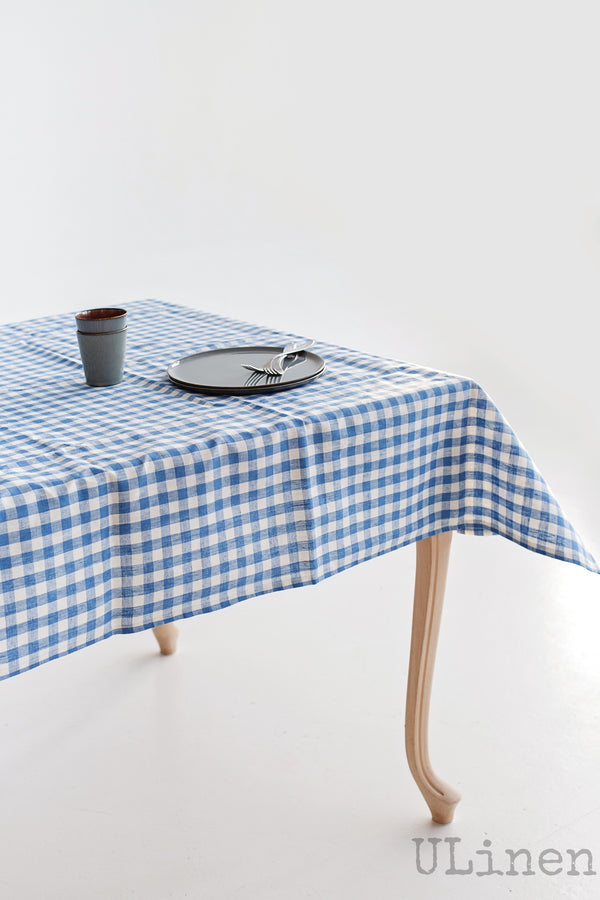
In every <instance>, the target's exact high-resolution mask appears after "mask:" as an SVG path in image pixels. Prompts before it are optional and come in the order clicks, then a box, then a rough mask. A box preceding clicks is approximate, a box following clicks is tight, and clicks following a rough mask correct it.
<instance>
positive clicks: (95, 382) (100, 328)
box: [75, 308, 127, 387]
mask: <svg viewBox="0 0 600 900" xmlns="http://www.w3.org/2000/svg"><path fill="white" fill-rule="evenodd" d="M75 320H76V322H77V340H78V341H79V352H80V353H81V361H82V362H83V369H84V372H85V380H86V382H87V383H88V384H89V385H91V386H92V387H107V386H108V385H111V384H119V382H121V381H122V380H123V366H124V363H125V339H126V335H127V312H126V311H125V310H124V309H110V308H102V309H86V310H84V311H83V312H80V313H77V315H76V316H75Z"/></svg>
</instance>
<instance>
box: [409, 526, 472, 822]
mask: <svg viewBox="0 0 600 900" xmlns="http://www.w3.org/2000/svg"><path fill="white" fill-rule="evenodd" d="M451 540H452V533H451V532H449V531H448V532H445V533H444V534H438V535H436V536H435V537H432V538H426V539H425V540H422V541H419V542H418V543H417V572H416V577H415V599H414V607H413V623H412V638H411V645H410V662H409V669H408V689H407V693H406V722H405V737H406V755H407V757H408V764H409V766H410V771H411V772H412V774H413V777H414V779H415V781H416V782H417V785H418V787H419V790H420V791H421V793H422V794H423V796H424V798H425V800H426V802H427V805H428V806H429V809H430V810H431V816H432V818H433V821H434V822H439V824H440V825H447V824H448V823H449V822H451V821H452V818H453V816H454V809H455V807H456V804H457V803H458V801H459V800H460V794H459V793H458V791H456V790H455V789H454V788H453V787H450V785H449V784H446V783H445V782H444V781H442V779H441V778H439V777H438V776H437V775H436V774H435V772H434V771H433V769H432V768H431V763H430V761H429V746H428V743H429V742H428V731H429V700H430V697H431V683H432V680H433V669H434V665H435V652H436V648H437V640H438V634H439V630H440V620H441V617H442V605H443V602H444V590H445V587H446V573H447V571H448V559H449V556H450V542H451Z"/></svg>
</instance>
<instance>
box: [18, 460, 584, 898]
mask: <svg viewBox="0 0 600 900" xmlns="http://www.w3.org/2000/svg"><path fill="white" fill-rule="evenodd" d="M586 478H587V481H586ZM594 478H595V481H594V480H593V479H594ZM590 479H592V480H591V481H590ZM584 484H587V486H588V488H589V485H590V484H591V485H592V488H593V490H592V491H590V492H589V494H586V496H587V505H586V507H585V509H581V510H580V511H579V513H578V525H580V526H582V525H586V526H587V529H586V534H587V536H588V537H590V538H591V539H592V545H594V539H595V546H596V547H597V546H598V537H599V532H598V527H597V524H596V525H595V533H594V527H592V528H591V529H590V527H589V526H590V524H591V525H593V523H592V522H591V521H587V520H586V513H587V514H591V512H592V511H593V510H594V509H597V508H598V501H599V500H600V496H599V492H598V483H597V478H596V477H595V475H594V472H593V460H591V459H587V460H586V459H585V457H581V459H580V465H579V466H578V468H577V473H576V474H574V475H573V495H572V501H573V502H572V503H571V508H572V507H573V506H574V505H575V506H576V505H577V504H576V503H575V502H574V501H575V500H577V499H579V498H580V493H581V498H583V494H584V493H585V491H584V490H583V487H582V486H583V485H584ZM578 486H579V487H578ZM579 488H581V492H579ZM588 488H586V489H585V490H586V491H587V490H588ZM561 499H562V500H563V502H565V504H566V506H567V509H569V504H568V503H567V500H568V499H569V498H568V497H567V498H565V497H564V496H563V497H561ZM582 519H584V520H586V521H582ZM413 567H414V548H407V549H403V550H400V551H397V552H396V553H393V554H390V555H389V556H386V557H383V558H380V559H378V560H375V561H372V562H370V563H367V564H364V565H362V566H359V567H357V568H356V569H354V570H352V571H349V572H346V573H343V574H342V575H339V576H337V577H335V578H333V579H330V580H329V581H327V582H325V583H323V584H321V585H319V586H317V587H311V588H307V589H300V590H296V591H292V592H286V593H280V594H275V595H270V596H265V597H260V598H255V599H253V600H250V601H246V602H244V603H241V604H239V605H237V606H234V607H231V608H229V609H227V610H224V611H221V612H218V613H213V614H211V615H207V616H203V617H199V618H196V619H191V620H187V621H185V622H183V623H182V625H181V636H180V650H179V652H178V653H177V654H176V655H175V656H173V657H164V658H163V657H160V656H159V655H158V653H157V650H156V647H155V644H154V639H153V636H152V634H151V633H150V632H146V633H143V634H137V635H133V636H119V637H114V638H112V639H110V640H108V641H106V642H104V643H102V644H99V645H95V646H94V647H91V648H88V649H86V650H84V651H80V652H78V653H76V654H74V655H72V656H70V657H67V658H63V659H61V660H59V661H56V662H53V663H50V664H47V665H45V666H42V667H40V668H39V669H37V670H33V671H30V672H28V673H25V674H24V675H21V676H19V677H17V678H13V679H9V680H7V681H5V682H3V684H2V686H1V690H0V727H1V729H2V741H1V746H0V796H2V807H1V809H2V814H1V817H0V821H1V826H0V828H1V831H0V847H1V850H0V857H1V860H2V862H1V869H0V896H1V897H6V898H11V900H30V898H31V900H33V898H39V897H43V898H45V900H55V898H56V900H80V898H82V897H86V898H102V900H105V898H115V900H117V898H140V900H165V898H184V897H190V898H210V900H234V898H236V900H237V898H260V900H271V898H273V900H275V898H277V900H280V898H286V900H300V898H302V900H304V898H327V900H333V898H336V900H337V898H340V900H363V898H366V897H374V898H378V900H397V898H407V900H415V898H421V897H437V896H444V897H460V898H470V897H473V898H475V897H476V898H480V897H482V896H485V897H496V896H498V897H500V896H502V897H504V896H506V895H507V894H510V895H512V896H514V897H527V898H533V897H557V896H560V897H563V896H564V897H590V896H594V895H595V894H594V890H597V884H598V883H600V779H599V778H598V769H597V765H598V759H600V728H599V724H600V713H599V711H598V710H599V706H598V699H599V696H600V658H599V656H598V653H597V646H598V637H597V636H598V628H599V626H600V603H599V600H600V591H599V585H598V580H597V577H594V576H593V575H591V574H589V573H587V572H585V571H583V570H580V569H578V568H576V567H574V566H569V565H567V564H564V563H559V562H555V561H553V560H549V559H546V558H544V557H540V556H537V555H535V554H532V553H530V552H527V551H525V550H522V549H520V548H519V547H517V546H514V545H512V544H510V543H509V542H507V541H504V540H502V539H500V538H467V537H461V536H456V537H455V538H454V544H453V558H452V566H451V572H450V578H449V585H448V591H447V600H446V607H445V618H444V621H443V625H442V635H441V644H440V648H439V653H438V665H437V671H436V679H435V686H434V697H433V703H432V714H431V749H432V760H433V763H434V766H435V767H436V768H437V770H438V771H439V773H440V774H441V775H442V776H443V777H444V778H446V779H447V780H448V781H450V782H451V783H452V784H454V785H455V786H456V787H458V789H459V790H460V791H461V792H462V795H463V800H462V802H461V804H460V805H459V807H458V810H457V815H456V820H455V822H454V824H452V825H451V826H447V827H443V826H435V825H432V824H431V822H430V820H429V817H428V812H427V809H426V806H425V804H424V801H423V800H422V798H421V796H420V794H419V793H418V791H417V788H416V787H415V785H414V783H413V781H412V778H411V776H410V773H409V771H408V766H407V764H406V761H405V757H404V749H403V713H404V693H405V688H406V670H407V659H408V647H409V636H410V616H411V591H412V576H413ZM449 836H450V837H459V838H460V839H461V843H460V844H457V855H456V866H457V867H458V868H462V867H465V866H466V865H467V861H468V859H469V858H470V859H472V860H473V862H474V872H473V873H472V874H470V875H454V876H450V875H447V874H445V871H446V870H447V868H448V866H449V858H448V849H449V847H448V844H447V842H443V843H442V844H441V845H440V847H439V853H440V855H439V859H438V866H437V868H436V869H435V871H433V872H432V873H431V874H428V875H427V874H423V873H420V872H419V871H418V870H417V865H416V844H415V842H414V839H415V838H425V839H427V838H428V837H440V838H442V839H444V838H446V837H449ZM484 840H489V841H491V850H492V851H493V853H494V868H495V869H500V870H504V871H506V870H507V869H508V867H509V866H508V859H507V856H506V854H505V850H506V848H511V849H515V850H516V849H519V848H526V849H528V850H529V851H530V852H531V854H532V859H533V863H532V865H533V869H534V871H535V872H536V874H535V876H525V875H522V874H520V875H518V876H515V877H507V876H506V875H503V876H500V875H491V876H477V875H476V872H477V871H483V870H485V869H486V867H487V863H486V862H485V858H484V857H483V856H482V855H479V856H477V855H476V851H477V850H480V851H481V850H483V849H484V845H483V841H484ZM487 846H488V847H489V845H487ZM550 848H553V849H556V850H558V851H559V852H560V853H561V854H562V855H563V856H565V861H567V867H565V868H564V869H563V871H562V872H561V873H559V874H557V875H555V876H550V875H547V874H544V873H543V872H542V871H540V868H539V864H538V857H539V854H540V853H541V852H542V851H544V850H548V849H550ZM582 848H586V849H589V850H590V851H591V853H592V857H593V861H594V870H595V871H597V872H598V873H599V874H598V875H597V876H578V877H576V876H569V875H567V874H566V872H567V868H568V865H569V864H570V862H569V860H568V858H567V857H566V853H565V852H566V850H567V849H574V850H578V849H582ZM430 854H431V845H430V844H429V843H427V844H425V845H423V858H422V860H421V867H422V868H424V869H426V868H430V867H431V865H432V857H431V855H430ZM548 868H550V869H551V870H553V869H554V868H555V866H549V867H548ZM584 868H585V867H584ZM519 871H521V870H520V869H519Z"/></svg>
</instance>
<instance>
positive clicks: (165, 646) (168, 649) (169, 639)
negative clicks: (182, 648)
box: [152, 622, 179, 656]
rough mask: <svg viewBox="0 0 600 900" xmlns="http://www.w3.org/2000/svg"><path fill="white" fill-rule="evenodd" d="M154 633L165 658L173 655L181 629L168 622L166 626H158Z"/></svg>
mask: <svg viewBox="0 0 600 900" xmlns="http://www.w3.org/2000/svg"><path fill="white" fill-rule="evenodd" d="M152 631H153V632H154V637H155V638H156V640H157V641H158V646H159V647H160V652H161V653H162V655H163V656H170V655H171V653H175V651H176V650H177V636H178V634H179V628H177V626H176V625H174V624H173V622H168V623H167V624H166V625H157V626H156V628H153V629H152Z"/></svg>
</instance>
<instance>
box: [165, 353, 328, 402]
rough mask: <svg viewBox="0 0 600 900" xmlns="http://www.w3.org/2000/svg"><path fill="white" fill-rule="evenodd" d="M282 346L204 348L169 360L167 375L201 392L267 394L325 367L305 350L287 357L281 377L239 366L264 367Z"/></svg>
mask: <svg viewBox="0 0 600 900" xmlns="http://www.w3.org/2000/svg"><path fill="white" fill-rule="evenodd" d="M281 349H282V348H281V347H222V348H220V349H219V350H206V351H204V352H203V353H194V355H193V356H184V357H183V358H182V359H178V360H176V361H175V362H173V363H171V365H170V366H169V368H168V369H167V375H168V376H169V378H170V379H171V381H172V382H173V384H176V385H177V387H180V388H184V389H185V390H187V391H196V392H198V393H201V394H235V395H240V394H270V393H273V392H274V391H286V390H288V389H289V388H294V387H299V385H301V384H306V383H307V382H308V381H312V380H313V378H316V377H317V375H320V374H321V372H323V370H324V369H325V363H324V361H323V360H322V359H321V357H320V356H317V354H316V353H310V352H308V351H306V352H304V353H298V354H297V355H296V356H289V357H287V358H286V360H285V361H284V368H285V372H284V373H283V375H282V376H281V377H279V376H273V375H259V374H257V373H253V372H249V371H248V369H244V368H243V366H242V363H251V364H252V365H254V366H264V365H265V364H266V363H267V362H268V361H269V360H270V359H271V358H272V357H273V356H275V354H276V353H280V352H281Z"/></svg>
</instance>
